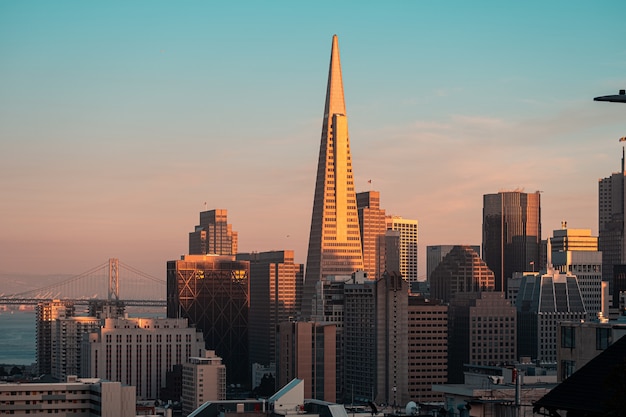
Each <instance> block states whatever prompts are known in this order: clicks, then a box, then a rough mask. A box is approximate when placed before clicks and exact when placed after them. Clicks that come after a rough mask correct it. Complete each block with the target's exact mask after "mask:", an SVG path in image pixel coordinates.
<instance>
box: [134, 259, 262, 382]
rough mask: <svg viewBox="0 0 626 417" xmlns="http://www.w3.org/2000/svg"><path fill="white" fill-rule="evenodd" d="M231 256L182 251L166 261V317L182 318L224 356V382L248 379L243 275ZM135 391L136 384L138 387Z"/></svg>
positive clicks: (243, 264) (244, 266)
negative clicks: (179, 256)
mask: <svg viewBox="0 0 626 417" xmlns="http://www.w3.org/2000/svg"><path fill="white" fill-rule="evenodd" d="M249 272H250V263H249V262H247V261H236V260H235V256H219V255H184V256H183V257H182V259H181V260H178V261H169V262H168V263H167V317H169V318H187V319H189V323H190V324H191V325H194V326H196V327H197V328H198V329H200V330H202V332H203V333H204V341H205V347H206V349H208V350H214V351H215V353H216V354H217V355H218V356H220V357H221V358H222V359H223V360H224V364H225V365H226V370H227V379H228V383H229V384H233V383H234V384H242V385H243V386H248V384H249V383H250V364H249V363H248V352H249V350H248V349H249V348H248V312H249V311H248V310H249V307H250V304H249V303H250V298H249V293H248V277H249ZM138 390H139V388H138Z"/></svg>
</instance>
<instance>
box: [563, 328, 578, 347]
mask: <svg viewBox="0 0 626 417" xmlns="http://www.w3.org/2000/svg"><path fill="white" fill-rule="evenodd" d="M574 335H575V328H574V327H570V326H562V327H561V347H562V348H570V349H573V348H575V347H576V338H575V337H574Z"/></svg>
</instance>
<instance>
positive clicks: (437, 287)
mask: <svg viewBox="0 0 626 417" xmlns="http://www.w3.org/2000/svg"><path fill="white" fill-rule="evenodd" d="M494 287H495V276H494V273H493V272H492V271H491V269H489V267H488V266H487V264H485V262H484V261H483V260H482V259H480V256H478V253H477V252H476V251H474V249H472V248H471V247H470V246H454V247H453V248H452V249H451V250H450V252H448V254H447V255H446V256H445V257H444V258H443V260H442V261H441V262H440V263H439V265H437V267H436V268H435V270H434V271H433V272H432V274H431V279H430V295H431V296H432V297H433V298H436V299H439V300H443V301H445V302H449V301H450V300H451V299H452V298H453V297H454V296H455V295H456V294H458V293H464V292H479V291H493V290H494Z"/></svg>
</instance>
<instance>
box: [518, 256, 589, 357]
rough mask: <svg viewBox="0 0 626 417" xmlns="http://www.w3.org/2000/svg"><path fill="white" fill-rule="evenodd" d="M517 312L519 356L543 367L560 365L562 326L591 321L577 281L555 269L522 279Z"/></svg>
mask: <svg viewBox="0 0 626 417" xmlns="http://www.w3.org/2000/svg"><path fill="white" fill-rule="evenodd" d="M516 308H517V321H518V338H517V340H518V349H517V350H518V353H519V355H520V356H528V357H530V358H532V359H533V360H537V361H539V362H543V363H556V361H557V357H556V351H557V329H558V325H559V322H561V321H564V320H567V321H569V320H578V321H580V320H585V319H586V318H587V311H586V310H585V306H584V303H583V299H582V294H581V292H580V287H579V286H578V281H577V279H576V277H575V276H573V275H570V274H561V273H559V272H558V271H556V270H554V269H551V268H550V269H548V271H547V273H545V274H536V275H524V276H523V277H522V282H521V284H520V289H519V292H518V294H517V299H516Z"/></svg>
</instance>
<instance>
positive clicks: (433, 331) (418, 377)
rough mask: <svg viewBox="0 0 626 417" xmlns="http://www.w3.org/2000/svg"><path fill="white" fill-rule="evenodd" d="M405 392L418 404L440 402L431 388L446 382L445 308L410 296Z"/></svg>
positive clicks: (442, 305) (437, 393) (440, 304)
mask: <svg viewBox="0 0 626 417" xmlns="http://www.w3.org/2000/svg"><path fill="white" fill-rule="evenodd" d="M408 314H409V316H408V322H407V325H408V346H409V357H408V364H407V370H408V391H409V397H410V398H411V399H413V400H414V401H416V402H419V403H433V402H441V401H442V400H443V395H442V394H441V393H439V392H435V391H433V390H432V386H433V385H437V384H446V383H447V382H448V305H447V304H444V303H441V302H439V301H437V300H428V299H425V298H424V297H421V296H409V306H408Z"/></svg>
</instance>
